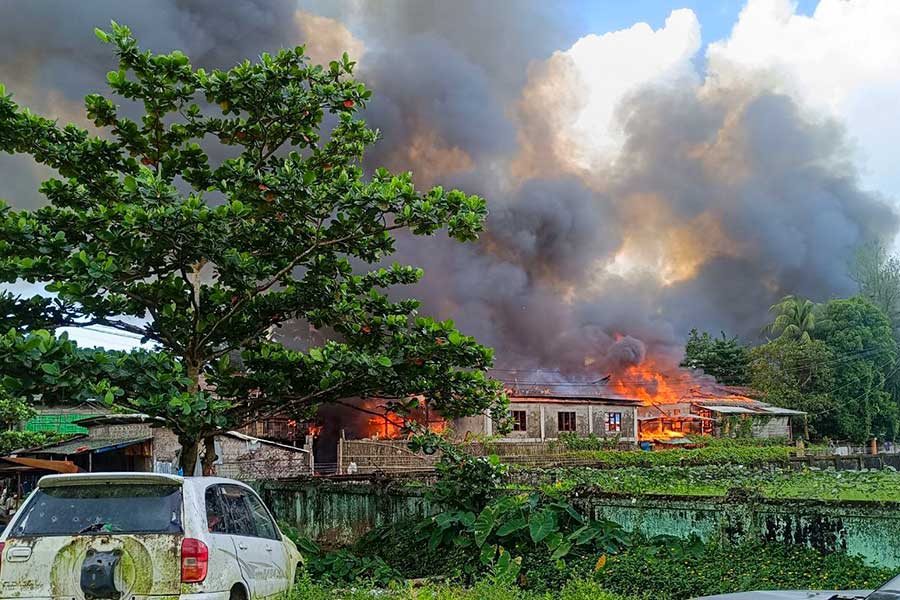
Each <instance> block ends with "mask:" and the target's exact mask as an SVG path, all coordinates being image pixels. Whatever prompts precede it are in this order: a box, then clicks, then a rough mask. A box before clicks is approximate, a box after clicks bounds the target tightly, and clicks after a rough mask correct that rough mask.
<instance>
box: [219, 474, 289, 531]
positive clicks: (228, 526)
mask: <svg viewBox="0 0 900 600" xmlns="http://www.w3.org/2000/svg"><path fill="white" fill-rule="evenodd" d="M213 488H215V489H216V491H217V496H218V498H219V503H220V506H221V507H222V512H223V514H224V519H225V531H217V532H210V533H214V534H216V535H236V536H240V537H252V538H257V539H261V540H272V541H279V542H280V541H282V539H283V538H282V533H281V530H280V529H279V528H278V523H277V522H276V521H275V517H274V516H272V512H271V511H270V510H269V507H268V506H266V503H265V502H263V501H262V498H260V497H259V495H258V494H257V493H256V492H254V491H253V490H251V489H250V488H246V487H244V486H242V485H237V484H234V483H217V484H214V485H211V486H209V487H208V488H206V489H207V492H208V491H209V490H210V489H213ZM226 490H228V491H230V492H232V493H234V492H236V493H237V494H238V496H239V498H240V499H241V504H242V505H243V508H244V509H245V510H246V511H247V513H248V514H249V516H250V523H251V524H252V527H253V531H252V533H251V532H250V531H238V530H237V529H236V527H235V522H236V519H235V518H234V515H233V514H232V508H231V506H230V505H229V504H227V503H226V502H225V499H224V498H223V493H224V492H225V491H226ZM251 498H252V500H251ZM253 501H255V502H258V503H259V506H260V507H262V509H263V513H262V514H264V515H265V516H266V518H267V520H268V523H269V525H270V526H271V529H272V535H273V537H269V536H267V535H261V534H260V531H259V526H258V524H257V520H256V518H255V516H254V515H256V514H257V513H256V512H255V511H254V510H253V506H252V503H253ZM208 522H209V517H208V515H207V523H208ZM207 529H208V526H207Z"/></svg>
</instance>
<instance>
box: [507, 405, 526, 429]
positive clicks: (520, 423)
mask: <svg viewBox="0 0 900 600" xmlns="http://www.w3.org/2000/svg"><path fill="white" fill-rule="evenodd" d="M509 415H510V417H511V418H512V422H513V427H512V430H513V431H528V411H525V410H511V411H509ZM520 416H521V420H520V419H519V417H520Z"/></svg>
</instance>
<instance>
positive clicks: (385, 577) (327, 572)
mask: <svg viewBox="0 0 900 600" xmlns="http://www.w3.org/2000/svg"><path fill="white" fill-rule="evenodd" d="M305 569H306V571H307V572H308V573H309V575H310V576H311V577H312V578H313V579H315V580H316V581H321V582H325V583H329V584H332V585H336V584H344V583H356V582H366V583H369V584H371V585H376V586H390V585H392V584H394V583H396V582H398V581H400V579H401V577H400V574H399V573H398V572H397V571H396V570H395V569H394V568H393V567H391V566H390V565H388V564H387V563H386V562H385V561H384V560H382V559H381V558H379V557H373V556H360V555H357V554H355V553H353V552H351V551H350V550H335V551H332V552H326V553H322V554H317V555H312V556H310V557H308V558H307V559H306V565H305Z"/></svg>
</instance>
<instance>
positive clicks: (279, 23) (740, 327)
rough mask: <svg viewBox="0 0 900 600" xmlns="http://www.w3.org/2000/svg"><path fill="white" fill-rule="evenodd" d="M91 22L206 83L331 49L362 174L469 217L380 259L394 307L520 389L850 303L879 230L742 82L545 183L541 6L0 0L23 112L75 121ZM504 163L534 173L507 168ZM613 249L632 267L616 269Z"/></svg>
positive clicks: (548, 20)
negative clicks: (790, 314)
mask: <svg viewBox="0 0 900 600" xmlns="http://www.w3.org/2000/svg"><path fill="white" fill-rule="evenodd" d="M322 17H326V18H325V19H322ZM110 19H115V20H117V21H119V22H121V23H125V24H128V25H129V26H130V27H131V28H132V29H133V30H134V32H135V34H136V36H137V37H138V39H139V40H140V42H141V44H142V45H143V46H145V47H147V48H151V49H153V50H156V51H168V50H171V49H174V48H180V49H182V50H184V51H185V52H186V53H187V54H188V55H189V56H191V59H192V61H193V62H194V64H195V65H197V66H204V67H206V68H210V67H228V66H230V65H232V64H234V63H236V62H238V61H239V60H241V59H243V58H245V57H254V56H256V55H258V54H259V53H261V52H263V51H272V50H276V49H277V48H278V47H280V46H293V45H296V44H298V43H302V42H306V41H308V42H312V44H311V45H315V46H316V47H317V48H327V49H334V50H335V52H339V50H340V48H334V43H335V40H338V42H340V41H341V40H344V41H346V40H347V39H349V38H348V36H351V37H352V38H353V40H354V43H358V44H359V45H360V47H361V48H362V49H363V50H364V52H362V57H361V59H360V66H359V75H360V77H361V78H362V79H364V80H365V81H366V82H367V83H369V84H370V85H371V87H373V88H374V90H375V93H376V95H375V98H374V99H373V102H372V103H371V105H370V108H369V110H368V111H367V113H366V115H365V116H366V118H367V119H368V120H369V121H370V123H371V124H372V125H373V126H375V127H378V128H380V129H381V130H382V131H383V139H382V141H381V143H380V144H378V145H377V147H376V148H374V149H373V151H372V153H371V154H370V155H369V156H368V158H367V163H366V164H367V166H369V167H374V166H379V165H387V166H389V167H391V168H394V169H404V170H405V169H411V170H413V171H414V173H415V174H416V179H417V181H418V182H419V184H420V185H431V184H435V183H439V184H442V185H457V186H460V187H462V188H463V189H465V190H466V191H468V192H471V193H479V194H482V195H484V196H485V197H487V198H488V201H489V206H490V209H491V216H490V218H489V221H488V232H487V233H486V235H485V236H483V239H482V240H481V241H480V242H479V243H477V244H467V245H459V244H456V243H453V242H450V241H448V240H446V239H444V238H440V237H436V238H434V239H428V240H422V239H421V238H408V237H403V238H402V239H400V240H399V242H398V255H397V256H396V257H393V258H396V259H398V260H401V261H406V262H409V263H411V264H417V265H421V266H423V267H425V269H426V276H425V278H424V280H423V281H422V282H421V284H420V285H418V286H415V288H413V289H410V290H403V291H402V293H404V295H406V293H407V292H408V295H411V296H416V297H420V298H422V299H423V301H424V308H423V312H424V313H426V314H432V315H434V316H436V317H439V318H442V319H443V318H453V319H455V320H456V322H457V324H458V325H459V326H460V328H461V329H462V330H463V331H465V332H466V333H468V334H473V335H476V336H478V337H479V339H480V340H481V341H482V342H484V343H485V344H489V345H492V346H494V347H495V348H496V350H497V362H498V367H499V368H500V369H522V370H524V371H523V372H522V373H523V374H522V376H523V377H531V378H532V379H533V380H545V381H546V380H554V381H555V380H556V379H559V380H569V381H571V380H573V379H578V380H583V381H591V380H595V379H597V378H599V377H602V376H603V375H606V374H607V373H609V372H618V371H621V370H622V369H623V368H624V367H626V366H628V365H630V364H635V363H638V362H640V361H642V360H644V358H645V356H648V355H649V356H652V357H653V358H654V359H655V360H657V361H658V362H663V363H666V364H674V363H676V362H677V360H678V358H679V354H680V351H681V348H682V346H683V343H684V339H685V337H686V335H687V332H688V331H689V329H690V328H691V327H698V328H701V329H707V330H710V331H714V332H717V331H718V330H720V329H722V330H725V331H727V332H729V333H733V334H739V335H742V336H745V337H754V336H755V335H756V332H758V330H759V327H760V326H761V325H762V324H763V323H764V321H765V319H766V310H767V307H768V306H769V305H771V304H772V303H773V301H775V300H777V299H778V298H779V297H780V296H782V295H784V294H787V293H795V294H800V295H804V296H809V297H812V298H813V299H815V300H823V299H827V298H829V297H832V296H839V295H844V294H849V293H852V291H853V287H852V284H851V282H850V280H849V279H848V278H847V276H846V267H845V266H846V263H847V260H848V259H849V257H850V256H851V255H852V253H853V251H854V249H855V248H856V247H858V246H859V245H861V244H863V243H865V242H867V241H870V240H873V239H880V240H891V239H893V237H894V235H895V234H896V231H897V225H898V219H897V216H896V214H895V212H894V211H893V210H892V209H890V208H888V205H887V203H886V202H884V201H883V199H882V198H880V197H878V196H877V195H875V194H872V193H870V192H866V191H864V190H863V189H862V188H861V187H860V185H859V182H858V180H857V177H856V173H855V170H854V168H853V166H852V165H851V164H850V163H849V161H848V156H849V154H848V152H847V151H846V148H845V136H844V133H843V132H842V130H841V129H840V127H838V126H837V125H835V124H833V123H822V122H819V121H814V120H812V119H809V118H807V117H806V116H805V115H804V114H802V111H801V110H800V109H799V108H798V107H797V106H796V105H795V104H794V103H793V102H792V101H791V100H790V99H788V98H786V97H783V96H778V95H774V94H770V93H765V92H760V91H758V90H754V89H750V88H748V89H705V90H703V92H702V93H701V92H700V90H699V89H698V87H697V84H696V83H690V84H685V85H684V86H681V87H677V86H669V87H668V88H666V89H647V90H641V91H640V93H636V94H634V95H633V96H631V97H630V98H628V100H627V101H626V102H625V103H623V106H622V107H621V109H620V111H619V119H620V121H621V124H622V126H623V130H624V132H625V143H624V147H623V149H622V151H621V154H620V156H619V157H618V159H617V160H616V161H615V163H614V164H612V165H606V166H602V167H597V168H593V169H591V170H590V171H586V170H584V169H582V170H579V169H566V168H563V167H564V166H565V164H566V163H567V161H568V160H569V157H568V156H567V155H566V154H565V153H562V154H560V151H559V149H558V145H557V144H555V142H554V140H553V139H550V138H551V137H552V136H553V135H554V132H555V130H556V129H558V123H557V121H556V119H557V118H558V116H559V113H560V111H565V110H574V109H575V108H577V104H578V102H577V99H578V97H577V94H572V93H571V90H569V89H566V88H565V85H568V84H569V83H571V82H572V81H573V79H572V78H567V77H566V76H565V73H564V72H561V73H560V77H559V78H558V81H559V86H560V89H559V102H550V103H548V104H546V105H541V106H533V105H529V106H526V107H524V109H523V108H522V107H521V106H520V107H518V109H517V107H516V105H517V102H519V100H520V99H521V98H523V97H526V98H527V97H528V96H527V94H525V93H524V92H525V91H526V90H527V86H528V85H530V81H531V80H530V79H529V73H532V74H533V73H539V72H540V71H541V70H542V69H544V70H553V69H559V68H564V67H565V65H564V64H561V63H564V61H562V60H557V61H556V62H554V63H540V64H533V65H532V68H531V69H530V70H529V65H530V64H531V63H532V62H533V61H544V60H545V59H547V57H549V56H550V54H551V53H552V52H553V51H554V50H556V49H559V48H564V47H567V46H568V45H569V44H571V43H572V42H573V41H574V37H573V34H572V32H571V31H567V30H566V28H565V27H564V26H563V25H562V23H561V20H560V19H559V18H558V16H554V14H552V13H551V11H550V10H549V9H548V8H547V7H546V3H539V2H529V3H527V5H526V6H524V7H523V6H522V5H517V10H516V11H515V13H508V12H506V11H504V10H500V9H499V8H498V6H497V4H495V3H489V2H479V1H475V0H471V1H466V2H399V1H391V2H378V3H374V2H366V3H362V2H350V1H349V0H348V1H347V2H302V3H301V4H300V6H299V10H298V6H297V4H295V3H294V2H289V1H270V0H241V1H237V2H220V1H213V0H208V1H190V2H188V1H184V2H179V1H173V0H169V1H149V0H148V1H138V2H127V3H124V2H116V1H113V0H108V1H101V0H95V1H92V2H87V3H72V2H66V1H63V0H59V1H35V2H28V3H6V4H3V5H2V6H0V55H2V56H3V59H2V61H0V82H3V83H5V84H6V85H7V88H8V91H9V92H12V93H15V94H16V96H17V97H18V98H19V99H20V100H21V101H22V102H23V103H25V104H27V105H29V106H32V107H33V108H34V109H35V110H36V111H38V112H41V113H46V114H49V115H56V116H59V117H61V119H62V120H71V119H78V118H82V117H81V115H82V114H83V111H82V109H81V102H82V97H83V96H84V95H85V94H86V93H89V92H93V91H96V90H102V89H105V83H104V75H105V72H106V71H107V70H109V69H111V68H113V66H114V64H113V59H112V57H111V56H110V54H109V48H108V47H107V46H104V45H102V44H99V43H98V42H97V40H96V39H95V38H94V36H93V33H92V30H93V28H94V27H95V26H101V27H102V26H105V25H106V24H107V23H108V21H109V20H110ZM331 19H333V21H332V20H331ZM338 30H340V31H338ZM338 33H340V35H337V34H338ZM341 36H343V37H341ZM347 43H349V42H347ZM573 103H574V104H573ZM523 115H524V117H523ZM523 118H527V119H529V120H530V122H528V123H527V125H528V127H523V120H522V119H523ZM525 147H527V148H528V151H529V152H530V153H531V155H532V159H534V156H535V153H537V154H536V155H537V157H538V158H539V159H540V160H541V161H543V162H544V163H545V164H546V165H550V166H549V167H547V168H538V167H535V168H533V169H532V170H528V169H524V170H523V169H522V168H521V166H519V167H518V168H514V166H515V165H516V163H517V159H518V158H520V156H521V154H522V153H523V148H525ZM45 176H46V173H44V172H42V171H41V170H39V169H36V168H34V167H33V166H32V165H30V164H29V163H28V162H27V161H23V160H22V159H18V158H10V157H6V156H2V157H0V181H2V182H3V186H2V189H0V197H3V198H5V199H7V200H8V201H10V202H11V203H12V205H13V206H17V207H32V206H35V205H37V204H38V203H39V202H40V199H39V198H38V196H37V193H36V189H37V183H38V181H39V180H40V179H41V178H43V177H45ZM626 250H627V252H623V251H626ZM621 254H629V255H632V256H637V257H638V258H641V259H644V260H643V261H638V262H639V264H638V266H637V267H635V266H634V265H632V266H630V267H628V266H627V265H626V267H628V268H620V267H621V265H618V266H616V265H617V264H618V262H617V261H618V259H617V256H619V255H621ZM298 329H300V328H298ZM538 369H542V370H541V371H539V372H538V371H537V370H538ZM504 372H508V371H498V373H501V374H502V373H504ZM529 372H530V374H529ZM554 374H555V375H554ZM504 377H506V376H504Z"/></svg>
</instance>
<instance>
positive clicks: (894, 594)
mask: <svg viewBox="0 0 900 600" xmlns="http://www.w3.org/2000/svg"><path fill="white" fill-rule="evenodd" d="M866 600H900V575H898V576H896V577H894V578H893V579H891V580H890V581H888V582H887V583H885V584H884V585H883V586H881V587H880V588H878V589H877V590H875V591H874V592H872V593H871V594H869V595H868V596H866Z"/></svg>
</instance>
